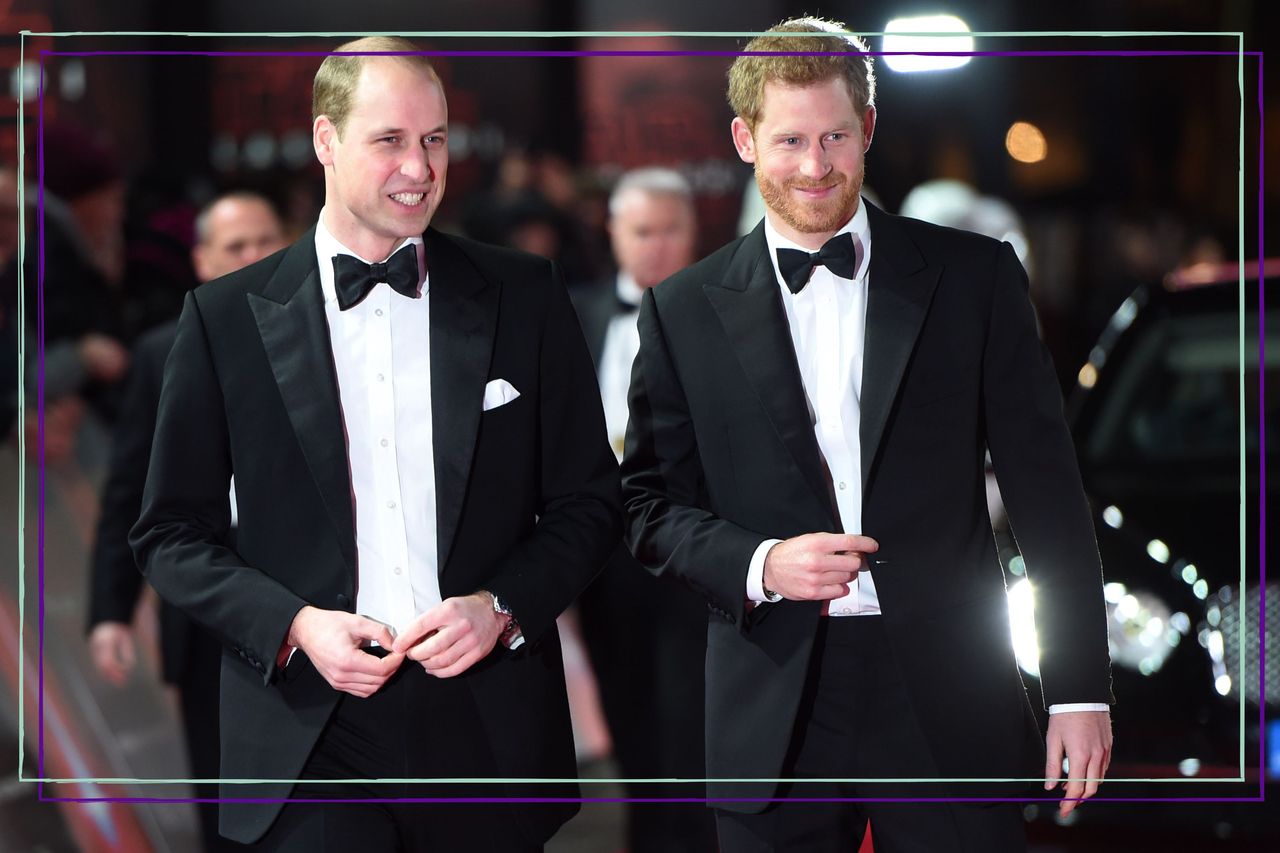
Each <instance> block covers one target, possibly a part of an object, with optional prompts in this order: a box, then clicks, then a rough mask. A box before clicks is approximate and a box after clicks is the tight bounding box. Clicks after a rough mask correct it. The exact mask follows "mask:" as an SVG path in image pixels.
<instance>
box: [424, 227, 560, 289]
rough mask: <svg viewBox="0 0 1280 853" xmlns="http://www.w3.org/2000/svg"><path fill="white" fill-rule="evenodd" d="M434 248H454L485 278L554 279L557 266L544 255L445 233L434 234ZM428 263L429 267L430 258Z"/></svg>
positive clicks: (435, 232)
mask: <svg viewBox="0 0 1280 853" xmlns="http://www.w3.org/2000/svg"><path fill="white" fill-rule="evenodd" d="M431 237H432V245H433V246H434V247H436V248H445V247H448V248H451V249H452V250H453V251H456V252H458V253H459V254H461V255H462V256H463V257H465V258H466V259H467V260H468V261H469V262H470V263H471V265H472V266H474V267H475V268H476V270H477V271H478V272H480V273H481V274H482V275H484V276H485V277H486V278H492V279H504V278H512V277H519V278H521V279H536V278H539V277H543V278H547V279H550V278H551V274H552V270H553V268H554V265H553V264H552V262H551V261H550V260H548V259H547V258H544V257H542V256H541V255H534V254H532V253H530V252H522V251H520V250H519V249H509V248H507V247H505V246H495V245H493V244H491V243H482V242H480V241H479V240H473V239H471V238H470V237H462V236H460V235H457V234H446V233H444V232H442V231H433V232H432V235H431ZM427 263H428V264H430V258H428V260H427Z"/></svg>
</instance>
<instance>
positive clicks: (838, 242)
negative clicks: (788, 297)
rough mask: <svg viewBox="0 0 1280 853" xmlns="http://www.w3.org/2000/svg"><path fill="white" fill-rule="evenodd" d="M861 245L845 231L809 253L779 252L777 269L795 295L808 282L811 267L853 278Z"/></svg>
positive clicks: (793, 250)
mask: <svg viewBox="0 0 1280 853" xmlns="http://www.w3.org/2000/svg"><path fill="white" fill-rule="evenodd" d="M861 254H862V243H861V242H859V241H856V240H854V239H853V235H852V234H850V233H849V232H848V231H846V232H844V233H843V234H837V235H836V236H834V237H832V238H831V239H830V240H828V241H827V242H825V243H823V244H822V248H821V249H819V250H818V251H816V252H814V253H813V254H809V253H808V252H803V251H801V250H799V249H779V250H778V269H779V270H781V271H782V278H783V279H784V280H785V281H786V282H787V287H788V288H790V289H791V292H792V293H799V292H800V291H802V290H804V286H805V285H806V284H808V283H809V275H810V274H811V273H812V272H813V268H814V267H817V266H824V267H826V268H827V269H829V270H831V272H833V273H835V274H836V275H838V276H840V277H841V278H849V279H851V278H853V276H854V274H855V273H856V272H857V271H858V261H859V260H860V256H861Z"/></svg>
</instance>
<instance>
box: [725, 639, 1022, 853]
mask: <svg viewBox="0 0 1280 853" xmlns="http://www.w3.org/2000/svg"><path fill="white" fill-rule="evenodd" d="M974 775H975V776H979V775H981V773H980V772H979V771H978V770H977V769H975V773H974ZM782 776H783V777H785V778H789V779H827V780H841V779H868V780H893V779H902V780H910V779H936V778H937V776H938V772H937V769H936V767H935V765H934V760H933V757H932V754H931V752H930V749H929V747H928V744H927V742H926V740H925V737H924V734H923V732H922V731H921V729H920V726H919V723H918V722H917V721H916V717H915V714H914V711H913V709H912V707H911V701H910V699H909V698H908V696H907V691H906V685H905V684H904V683H903V681H902V678H901V676H900V675H899V671H898V667H897V665H896V663H895V661H894V659H893V649H892V647H891V645H890V644H889V642H888V638H887V636H886V635H885V632H884V627H883V623H882V620H881V619H880V617H877V616H857V617H843V618H834V619H832V618H826V619H823V620H821V624H820V627H819V629H818V634H817V636H816V638H815V641H814V651H813V656H812V658H811V659H810V666H809V673H808V676H807V678H806V682H805V692H804V695H803V696H802V698H801V703H800V710H799V714H798V716H797V723H796V729H795V731H794V733H793V735H792V740H791V746H790V747H789V750H788V755H787V758H786V761H785V764H784V767H783V773H782ZM953 788H954V786H953ZM946 793H948V791H946V790H945V789H943V790H939V786H937V785H936V784H935V785H928V784H924V785H921V784H920V783H911V782H893V781H882V782H877V781H867V782H849V781H823V782H790V783H783V784H782V785H781V786H780V788H779V792H778V796H779V797H780V798H786V797H792V798H806V797H811V798H876V797H894V798H915V797H937V796H945V794H946ZM949 793H951V794H952V795H953V796H964V792H963V790H959V791H957V790H954V789H953V790H951V791H950V792H949ZM868 822H870V824H871V828H872V834H873V836H874V839H875V848H876V853H961V851H965V853H1019V852H1020V851H1025V850H1026V837H1025V831H1024V828H1023V822H1022V815H1021V812H1020V810H1019V809H1018V806H1017V805H1016V804H1013V803H995V804H987V803H982V804H971V803H945V802H939V803H892V802H879V803H876V802H856V803H848V802H844V803H841V802H834V803H814V802H796V801H782V802H777V803H771V804H770V805H769V806H768V807H767V808H766V809H765V810H764V811H763V812H761V813H759V814H740V813H736V812H729V811H724V810H717V811H716V828H717V831H718V833H719V837H720V845H721V850H722V851H724V853H756V851H774V850H778V851H788V853H791V851H797V853H799V851H806V853H807V851H814V853H817V851H824V852H825V851H831V853H836V851H840V853H848V851H853V850H857V849H858V845H859V844H860V843H861V841H862V837H863V834H864V833H865V832H866V828H867V824H868Z"/></svg>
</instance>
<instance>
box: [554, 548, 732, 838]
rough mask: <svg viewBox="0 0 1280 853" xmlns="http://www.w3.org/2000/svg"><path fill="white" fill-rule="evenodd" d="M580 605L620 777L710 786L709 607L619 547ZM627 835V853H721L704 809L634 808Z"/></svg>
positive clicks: (637, 788) (664, 786)
mask: <svg viewBox="0 0 1280 853" xmlns="http://www.w3.org/2000/svg"><path fill="white" fill-rule="evenodd" d="M578 602H579V608H578V612H579V623H580V624H581V625H582V635H583V640H584V641H585V643H586V646H587V653H588V655H589V657H590V658H591V666H592V669H594V670H595V674H596V679H597V682H598V683H599V686H600V699H601V704H602V705H603V707H604V713H605V718H606V720H607V721H608V724H609V733H610V735H611V736H612V738H613V755H614V759H615V760H616V761H617V763H618V768H619V770H620V772H621V774H622V775H623V776H624V777H625V778H627V779H704V778H706V775H707V771H706V762H705V760H704V756H705V752H706V749H705V746H704V740H703V718H704V715H703V705H704V702H705V699H704V696H705V691H706V679H705V666H704V661H705V660H706V649H707V605H706V601H705V600H704V599H703V598H702V596H700V595H698V594H697V593H695V592H694V591H693V590H690V589H688V588H686V587H684V586H683V585H681V584H679V583H676V582H674V581H672V580H671V579H669V578H657V577H654V576H653V575H651V574H649V573H648V572H647V571H645V570H644V569H643V568H642V567H641V566H640V564H639V563H637V562H636V560H635V558H634V557H632V556H631V554H630V553H629V552H628V551H627V550H626V548H623V547H619V548H618V549H617V550H616V551H615V552H614V554H613V556H612V557H610V559H609V561H608V562H607V563H606V564H605V568H604V571H602V572H601V573H600V575H599V576H597V577H596V579H595V581H593V582H592V584H591V586H589V587H588V588H587V589H586V590H585V591H584V592H583V594H582V595H581V597H580V598H579V599H578ZM625 791H626V795H627V796H628V797H633V798H638V799H645V798H654V799H662V798H671V799H685V798H689V799H699V798H705V797H706V796H707V787H706V785H705V784H702V783H695V782H635V783H630V784H627V785H626V786H625ZM626 830H627V851H628V853H711V851H714V850H715V849H716V831H715V822H714V819H713V817H712V814H711V812H710V810H709V809H707V807H706V805H705V804H704V803H699V802H694V803H629V804H627V806H626Z"/></svg>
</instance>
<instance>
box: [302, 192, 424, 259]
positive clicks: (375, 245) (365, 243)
mask: <svg viewBox="0 0 1280 853" xmlns="http://www.w3.org/2000/svg"><path fill="white" fill-rule="evenodd" d="M320 218H321V221H323V222H324V227H325V228H326V229H327V230H328V232H329V234H330V235H332V237H333V239H335V240H337V241H338V242H339V243H341V244H342V247H343V248H345V249H347V250H349V251H351V252H353V253H355V255H356V256H357V257H359V258H361V259H363V260H365V261H366V262H368V263H380V262H382V261H385V260H386V259H387V258H389V257H391V253H392V252H394V251H395V250H396V249H397V248H399V247H400V246H401V245H402V244H403V243H404V241H405V240H408V239H409V237H383V236H381V235H379V234H370V233H368V232H364V233H359V232H356V233H347V229H343V228H341V227H340V226H339V224H338V223H335V222H334V217H333V214H332V213H331V211H330V209H329V207H328V206H326V207H325V208H324V210H322V211H321V212H320ZM413 236H417V235H413Z"/></svg>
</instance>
